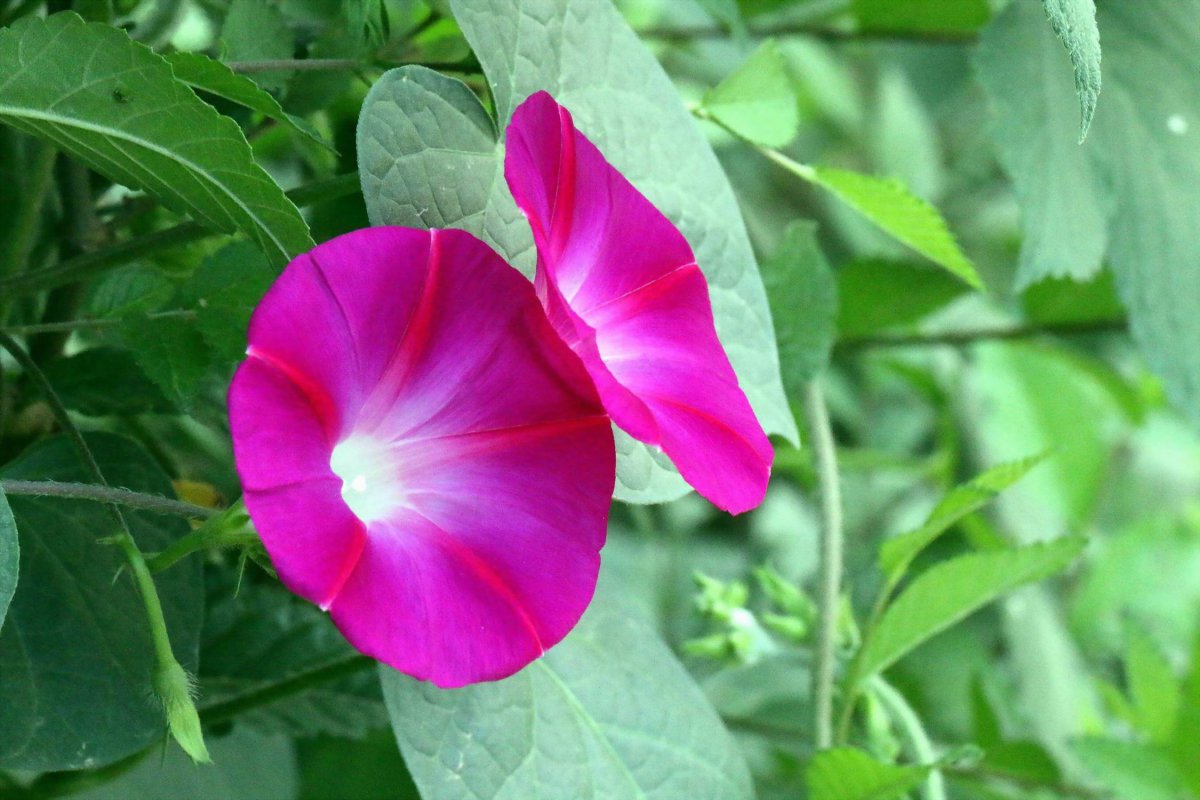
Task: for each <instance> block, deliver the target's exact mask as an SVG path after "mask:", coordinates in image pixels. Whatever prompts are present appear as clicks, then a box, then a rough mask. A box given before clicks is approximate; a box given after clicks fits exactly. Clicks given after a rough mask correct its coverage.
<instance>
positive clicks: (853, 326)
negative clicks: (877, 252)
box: [837, 260, 968, 339]
mask: <svg viewBox="0 0 1200 800" xmlns="http://www.w3.org/2000/svg"><path fill="white" fill-rule="evenodd" d="M837 285H838V289H837V291H838V322H837V329H838V336H839V337H840V338H843V339H848V338H849V339H852V338H854V337H857V336H868V335H870V334H873V333H878V332H879V331H882V330H886V329H888V328H895V327H907V326H911V325H913V324H915V323H917V322H919V321H920V320H921V319H923V318H924V317H926V316H928V315H929V314H932V313H933V312H934V311H937V310H938V309H940V308H942V307H944V306H946V305H947V304H949V303H950V301H952V300H954V299H955V298H958V297H961V296H962V295H963V294H965V293H966V292H967V291H968V290H967V287H966V286H964V285H963V283H962V281H960V280H958V279H957V278H955V277H953V276H951V275H948V274H947V273H946V272H944V271H943V270H939V269H933V268H925V267H924V265H919V264H916V265H915V264H905V263H897V262H890V261H878V260H862V261H851V262H850V263H848V264H841V265H839V266H838V270H837Z"/></svg>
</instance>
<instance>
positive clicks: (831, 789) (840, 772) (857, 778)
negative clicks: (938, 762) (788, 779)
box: [805, 747, 929, 800]
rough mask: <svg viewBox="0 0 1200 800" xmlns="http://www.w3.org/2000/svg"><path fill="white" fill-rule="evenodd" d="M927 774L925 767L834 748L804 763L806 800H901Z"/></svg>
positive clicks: (850, 748)
mask: <svg viewBox="0 0 1200 800" xmlns="http://www.w3.org/2000/svg"><path fill="white" fill-rule="evenodd" d="M928 775H929V767H923V766H897V765H895V764H884V763H883V762H881V761H876V760H875V759H874V758H872V757H871V756H869V755H867V754H866V753H864V752H863V751H861V750H856V749H854V748H852V747H836V748H834V749H832V750H824V751H822V752H820V753H817V754H816V755H815V756H813V758H812V761H810V762H808V770H807V772H806V773H805V777H806V780H807V781H808V797H809V800H901V798H903V797H905V796H906V795H907V794H908V793H909V792H911V791H912V790H913V789H915V788H917V787H918V786H919V785H920V784H921V781H923V780H925V778H926V776H928Z"/></svg>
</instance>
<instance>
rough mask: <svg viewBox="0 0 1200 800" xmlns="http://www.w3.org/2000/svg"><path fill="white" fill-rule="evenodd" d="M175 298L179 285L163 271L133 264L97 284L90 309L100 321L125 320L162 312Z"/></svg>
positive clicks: (106, 276) (110, 274) (90, 302)
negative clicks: (153, 312)
mask: <svg viewBox="0 0 1200 800" xmlns="http://www.w3.org/2000/svg"><path fill="white" fill-rule="evenodd" d="M174 295H175V284H174V283H173V282H172V281H171V280H170V278H168V277H166V276H165V275H163V273H162V270H160V269H155V268H154V267H149V266H146V265H144V264H131V265H129V266H127V267H122V268H120V269H115V270H113V271H112V272H109V273H108V274H107V275H105V276H104V277H102V278H101V279H100V280H99V281H97V283H96V287H95V288H94V289H93V290H92V296H91V300H90V301H89V303H88V306H89V311H90V312H91V313H92V314H94V315H95V316H97V317H123V316H125V315H127V314H139V313H142V314H144V313H149V312H151V311H158V310H159V309H160V308H162V307H163V305H164V304H165V303H166V302H167V301H168V300H170V299H171V298H172V297H173V296H174Z"/></svg>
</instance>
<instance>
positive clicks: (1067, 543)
mask: <svg viewBox="0 0 1200 800" xmlns="http://www.w3.org/2000/svg"><path fill="white" fill-rule="evenodd" d="M1084 544H1085V542H1084V540H1083V539H1081V538H1077V537H1066V538H1062V539H1058V540H1055V541H1053V542H1049V543H1046V544H1034V545H1029V546H1028V547H1018V548H1013V549H1009V550H992V551H987V552H981V553H971V554H969V555H965V556H959V557H957V558H953V559H950V560H949V561H943V562H941V563H939V564H937V565H935V566H933V567H930V568H929V569H928V570H926V571H925V572H923V573H921V574H920V575H919V576H917V577H916V579H914V580H913V582H912V584H911V585H910V586H909V587H908V588H907V589H905V590H904V591H903V592H902V593H901V594H900V596H899V597H897V598H896V600H895V601H894V602H893V603H892V604H891V605H889V606H888V609H887V611H886V612H884V615H883V617H882V618H881V619H880V620H879V625H878V627H876V629H875V630H874V631H869V632H868V633H867V634H866V636H867V637H869V640H868V641H867V644H866V646H865V648H864V650H863V651H862V653H861V654H860V655H859V658H858V664H857V666H856V669H855V671H854V673H853V676H852V677H853V678H854V681H855V682H857V681H859V680H861V679H863V678H865V677H867V676H870V675H872V674H874V673H876V672H879V671H881V670H884V669H887V668H888V667H889V666H891V665H892V664H894V663H895V662H896V661H897V660H898V659H900V658H902V657H903V656H904V655H905V654H907V653H909V652H911V651H912V650H914V649H915V648H916V647H917V646H919V645H920V644H922V643H923V642H925V641H927V640H928V639H929V638H930V637H932V636H934V635H935V634H937V633H940V632H941V631H943V630H945V629H946V628H948V627H950V626H951V625H953V624H954V623H956V622H958V621H959V620H961V619H963V618H965V617H966V616H968V615H969V614H971V613H972V612H974V611H976V610H978V609H979V608H982V607H983V606H985V605H987V604H988V603H990V602H992V601H993V600H995V599H996V598H998V597H1000V596H1001V595H1003V594H1005V593H1006V592H1009V591H1011V590H1013V589H1015V588H1017V587H1018V586H1024V585H1025V584H1027V583H1033V582H1035V581H1040V580H1042V579H1043V578H1046V577H1049V576H1050V575H1053V574H1054V573H1056V572H1058V571H1060V570H1061V569H1063V568H1064V567H1066V566H1067V565H1068V564H1070V563H1071V561H1073V560H1074V559H1075V557H1076V556H1078V555H1079V553H1080V552H1082V550H1083V546H1084Z"/></svg>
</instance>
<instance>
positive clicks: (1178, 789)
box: [1071, 737, 1192, 800]
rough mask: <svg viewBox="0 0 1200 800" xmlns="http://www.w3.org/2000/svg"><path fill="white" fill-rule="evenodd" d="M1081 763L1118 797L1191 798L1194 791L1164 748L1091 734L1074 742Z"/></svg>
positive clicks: (1137, 799) (1144, 799) (1130, 799)
mask: <svg viewBox="0 0 1200 800" xmlns="http://www.w3.org/2000/svg"><path fill="white" fill-rule="evenodd" d="M1071 750H1072V752H1073V753H1074V754H1075V757H1076V758H1078V759H1079V763H1080V764H1082V765H1083V768H1084V769H1085V770H1087V771H1088V772H1089V773H1091V774H1092V776H1093V777H1094V778H1095V779H1096V781H1097V782H1099V783H1100V785H1101V786H1103V787H1104V788H1105V789H1107V790H1109V791H1110V792H1111V793H1112V795H1113V796H1114V797H1115V798H1117V800H1189V799H1190V798H1191V797H1192V795H1190V793H1189V792H1188V791H1187V786H1186V784H1185V783H1184V781H1183V778H1182V777H1181V776H1180V774H1179V771H1178V770H1177V769H1175V766H1174V765H1173V764H1172V763H1171V759H1170V758H1169V757H1168V756H1167V755H1166V753H1164V752H1163V751H1162V750H1161V749H1159V748H1157V747H1155V746H1153V745H1147V744H1140V743H1137V742H1123V741H1118V740H1116V739H1101V738H1099V737H1089V738H1086V739H1078V740H1076V741H1074V742H1072V743H1071Z"/></svg>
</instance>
